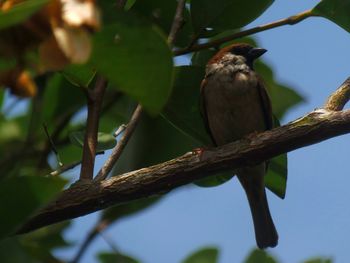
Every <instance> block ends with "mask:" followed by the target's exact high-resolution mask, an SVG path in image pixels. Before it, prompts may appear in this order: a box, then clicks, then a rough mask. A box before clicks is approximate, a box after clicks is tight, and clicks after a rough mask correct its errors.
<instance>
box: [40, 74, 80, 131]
mask: <svg viewBox="0 0 350 263" xmlns="http://www.w3.org/2000/svg"><path fill="white" fill-rule="evenodd" d="M85 101H86V96H85V94H84V92H83V91H82V90H81V89H79V88H77V87H76V86H74V85H73V84H72V83H70V82H69V81H68V80H66V78H64V77H63V76H62V74H59V73H56V74H54V75H53V76H52V77H51V78H50V79H49V80H48V82H47V85H46V89H45V92H44V97H43V106H42V108H43V109H45V110H43V111H42V121H41V122H40V123H42V122H45V123H46V124H47V125H48V127H55V122H56V121H59V120H60V119H63V118H64V117H66V116H68V115H69V114H71V115H72V114H74V113H75V112H76V111H78V109H80V108H81V107H82V106H83V105H84V104H85Z"/></svg>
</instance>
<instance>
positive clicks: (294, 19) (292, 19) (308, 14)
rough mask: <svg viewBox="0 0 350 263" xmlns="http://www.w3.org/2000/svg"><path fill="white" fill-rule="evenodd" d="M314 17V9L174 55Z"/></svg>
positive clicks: (177, 51) (179, 51)
mask: <svg viewBox="0 0 350 263" xmlns="http://www.w3.org/2000/svg"><path fill="white" fill-rule="evenodd" d="M312 16H317V15H316V14H314V13H313V12H312V9H310V10H306V11H304V12H301V13H299V14H296V15H293V16H290V17H287V18H284V19H280V20H277V21H275V22H271V23H268V24H265V25H261V26H257V27H253V28H250V29H247V30H243V31H240V32H237V33H233V34H232V35H229V36H225V37H222V38H218V39H215V40H212V41H209V42H207V43H203V44H197V45H191V46H188V47H186V48H183V49H178V50H175V51H174V55H175V56H181V55H185V54H188V53H191V52H194V51H199V50H203V49H207V48H211V47H217V46H219V45H221V44H223V43H226V42H229V41H232V40H235V39H238V38H242V37H245V36H249V35H252V34H256V33H259V32H262V31H265V30H269V29H272V28H276V27H280V26H284V25H294V24H297V23H299V22H301V21H303V20H304V19H306V18H308V17H312Z"/></svg>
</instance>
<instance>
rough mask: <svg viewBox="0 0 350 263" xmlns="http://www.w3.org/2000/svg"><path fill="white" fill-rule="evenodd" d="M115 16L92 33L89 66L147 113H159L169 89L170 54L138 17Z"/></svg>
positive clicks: (158, 34)
mask: <svg viewBox="0 0 350 263" xmlns="http://www.w3.org/2000/svg"><path fill="white" fill-rule="evenodd" d="M115 16H116V17H117V19H118V21H117V22H116V23H115V24H113V25H106V26H105V27H104V28H103V29H102V30H101V31H100V32H98V33H97V34H95V36H94V38H93V45H94V48H93V52H92V55H91V63H92V64H93V65H95V66H96V68H97V69H98V70H99V71H100V72H101V74H103V75H104V76H106V77H107V78H108V79H109V80H110V81H111V82H112V83H113V84H114V85H115V87H117V88H118V90H120V91H123V92H125V93H126V94H127V95H129V96H131V97H132V98H134V99H136V100H137V101H139V102H140V103H141V104H142V105H143V106H144V108H145V109H146V110H148V111H149V112H150V113H152V114H156V113H159V112H160V110H161V109H162V108H163V106H164V105H165V103H166V102H167V100H168V97H169V95H170V92H171V87H172V75H173V68H172V53H171V51H170V49H169V47H168V45H167V43H166V39H165V37H164V36H163V34H162V33H161V32H160V31H159V29H157V28H156V27H155V26H154V25H152V24H151V23H149V22H148V21H146V20H144V19H141V18H140V17H137V16H133V15H132V14H131V13H128V14H127V15H126V14H123V13H116V14H115Z"/></svg>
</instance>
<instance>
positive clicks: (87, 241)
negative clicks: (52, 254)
mask: <svg viewBox="0 0 350 263" xmlns="http://www.w3.org/2000/svg"><path fill="white" fill-rule="evenodd" d="M107 226H108V224H105V223H104V222H103V221H101V222H99V223H97V224H96V225H95V226H94V227H93V228H92V229H91V230H90V232H89V234H88V235H87V237H86V238H85V240H84V242H83V243H82V244H81V246H80V248H79V249H78V253H77V254H76V255H75V257H74V259H73V260H72V261H71V262H70V263H78V262H79V261H80V259H81V258H82V256H83V255H84V252H85V251H86V249H87V248H88V247H89V245H90V244H91V242H92V241H93V240H94V239H95V237H96V236H97V235H98V234H99V233H100V232H102V231H103V230H104V229H105V228H106V227H107Z"/></svg>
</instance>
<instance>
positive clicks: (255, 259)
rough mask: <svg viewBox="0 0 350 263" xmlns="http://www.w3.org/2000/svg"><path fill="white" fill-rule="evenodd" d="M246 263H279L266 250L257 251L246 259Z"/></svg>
mask: <svg viewBox="0 0 350 263" xmlns="http://www.w3.org/2000/svg"><path fill="white" fill-rule="evenodd" d="M244 263H277V261H276V260H275V259H274V258H273V257H272V256H271V255H269V254H268V253H267V252H266V251H265V250H260V249H255V250H253V251H252V252H251V253H250V254H249V255H248V257H247V258H246V259H245V261H244Z"/></svg>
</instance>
